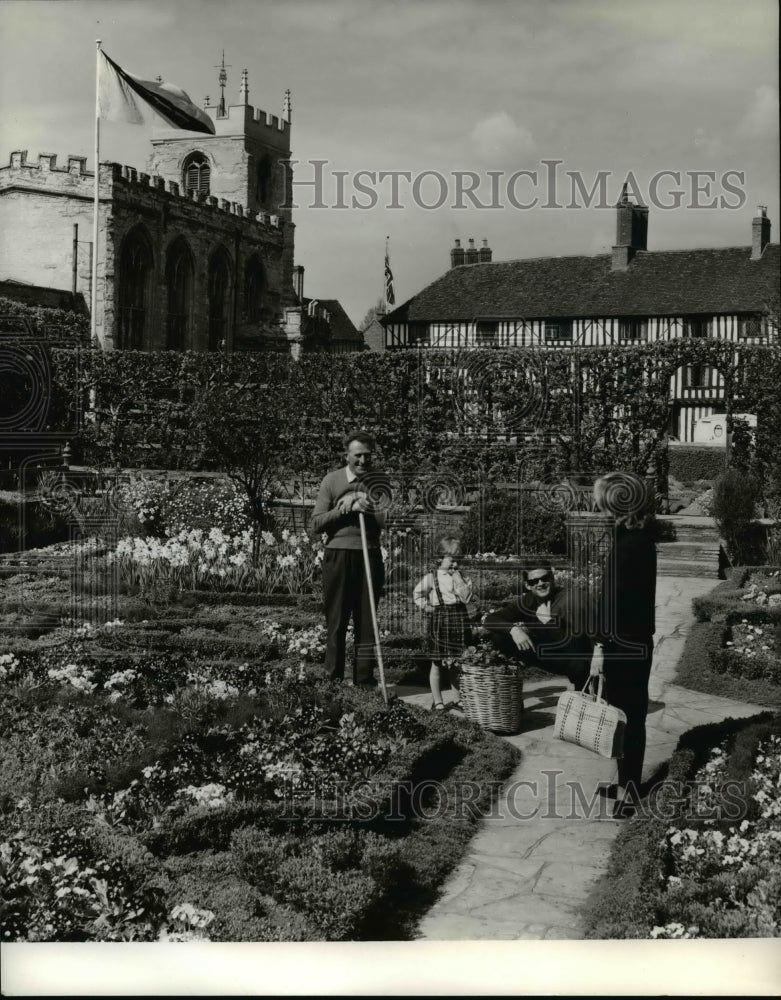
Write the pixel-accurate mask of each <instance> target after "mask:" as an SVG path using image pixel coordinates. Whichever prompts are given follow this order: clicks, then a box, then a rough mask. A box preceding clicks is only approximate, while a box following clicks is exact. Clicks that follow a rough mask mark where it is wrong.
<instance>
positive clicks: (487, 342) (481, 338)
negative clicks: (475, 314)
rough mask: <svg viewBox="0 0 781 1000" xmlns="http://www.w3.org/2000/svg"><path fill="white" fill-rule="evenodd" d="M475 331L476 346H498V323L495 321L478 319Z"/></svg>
mask: <svg viewBox="0 0 781 1000" xmlns="http://www.w3.org/2000/svg"><path fill="white" fill-rule="evenodd" d="M475 332H476V340H477V346H478V347H498V346H499V324H498V323H497V322H495V321H488V320H478V322H477V327H476V331H475Z"/></svg>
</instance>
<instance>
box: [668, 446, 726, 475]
mask: <svg viewBox="0 0 781 1000" xmlns="http://www.w3.org/2000/svg"><path fill="white" fill-rule="evenodd" d="M668 456H669V460H670V477H671V478H673V479H677V480H678V481H679V482H681V483H685V484H694V483H698V482H701V481H702V480H708V481H712V480H714V479H715V478H716V477H717V476H720V475H721V474H722V473H723V472H724V466H725V464H726V451H725V449H724V448H714V447H712V446H706V445H694V444H688V445H676V446H675V447H673V448H670V449H669V451H668Z"/></svg>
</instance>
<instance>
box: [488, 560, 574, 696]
mask: <svg viewBox="0 0 781 1000" xmlns="http://www.w3.org/2000/svg"><path fill="white" fill-rule="evenodd" d="M583 612H584V608H583V606H582V596H581V594H580V593H579V592H578V591H576V590H570V589H569V588H567V589H565V588H562V587H559V586H557V584H556V578H555V577H554V575H553V567H552V566H551V564H550V563H547V562H544V561H539V562H534V563H530V564H529V565H528V567H527V568H526V569H525V570H524V572H523V593H522V594H521V595H520V596H519V597H517V598H516V599H515V600H513V601H510V602H509V603H507V604H504V605H502V607H500V608H498V609H497V610H496V611H493V612H491V614H489V615H488V616H487V617H486V619H485V621H484V622H483V625H484V627H485V628H486V629H487V630H488V634H489V635H490V637H491V640H492V642H493V644H494V645H495V646H496V648H497V649H498V650H499V651H500V652H502V653H504V654H505V655H507V656H516V657H518V658H519V659H520V660H522V661H523V662H524V663H529V664H533V665H534V666H538V667H542V668H543V670H549V671H551V672H552V673H561V674H566V676H567V677H568V678H569V680H570V681H571V682H572V683H573V685H574V686H575V687H576V688H581V687H583V686H584V685H585V683H586V680H587V679H588V676H589V669H590V665H591V655H592V650H593V642H592V641H591V639H589V637H588V636H587V635H586V619H585V615H584V613H583Z"/></svg>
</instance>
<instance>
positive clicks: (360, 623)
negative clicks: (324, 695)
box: [323, 548, 385, 684]
mask: <svg viewBox="0 0 781 1000" xmlns="http://www.w3.org/2000/svg"><path fill="white" fill-rule="evenodd" d="M369 563H370V565H371V574H372V584H373V586H374V599H375V601H379V599H380V593H381V591H382V586H383V582H384V578H385V574H384V569H383V564H382V553H381V552H380V550H379V549H369ZM323 600H324V604H325V620H326V631H327V637H326V647H325V666H326V670H327V671H328V674H329V676H330V678H331V680H342V679H343V678H344V659H345V641H346V634H347V626H348V624H349V621H350V617H351V616H352V619H353V628H354V631H355V639H354V650H355V652H354V655H353V664H352V679H353V682H354V683H356V684H367V683H368V684H370V683H372V681H373V680H374V664H375V662H376V657H375V654H374V629H373V627H372V612H371V603H370V601H369V588H368V586H367V583H366V571H365V569H364V561H363V550H362V549H328V548H327V549H326V550H325V553H324V556H323Z"/></svg>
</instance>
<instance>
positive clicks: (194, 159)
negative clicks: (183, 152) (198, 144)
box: [182, 153, 211, 195]
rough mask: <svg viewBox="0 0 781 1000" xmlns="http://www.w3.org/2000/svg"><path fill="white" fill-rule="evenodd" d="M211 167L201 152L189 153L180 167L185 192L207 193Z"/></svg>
mask: <svg viewBox="0 0 781 1000" xmlns="http://www.w3.org/2000/svg"><path fill="white" fill-rule="evenodd" d="M210 177H211V167H210V166H209V161H208V159H207V158H206V156H205V155H204V154H203V153H190V155H189V156H188V157H187V159H186V160H185V161H184V165H183V167H182V187H183V188H184V191H185V193H186V194H188V195H189V194H192V192H193V191H194V192H195V193H196V194H208V193H209V180H210Z"/></svg>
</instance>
